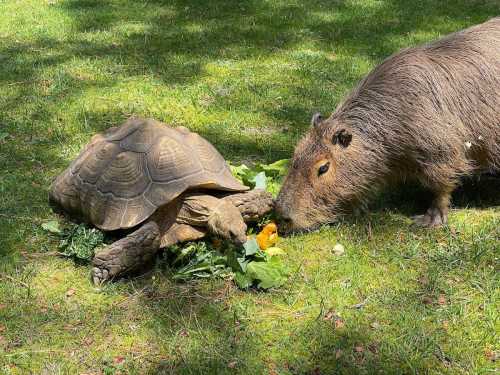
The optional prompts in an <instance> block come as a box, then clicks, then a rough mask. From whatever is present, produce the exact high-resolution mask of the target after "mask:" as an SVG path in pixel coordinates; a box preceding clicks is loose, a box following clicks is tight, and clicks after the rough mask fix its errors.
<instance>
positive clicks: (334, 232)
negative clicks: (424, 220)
mask: <svg viewBox="0 0 500 375" xmlns="http://www.w3.org/2000/svg"><path fill="white" fill-rule="evenodd" d="M498 14H500V3H499V1H497V0H455V1H451V0H450V1H442V0H422V1H418V0H346V1H342V0H330V1H328V0H314V1H299V0H267V1H265V0H249V1H231V0H210V1H199V0H198V1H197V0H171V1H168V0H164V1H161V0H150V1H147V0H137V1H131V0H79V1H76V0H0V374H50V375H52V374H85V373H86V374H226V373H227V374H270V375H275V374H314V375H318V374H376V373H379V374H489V373H493V372H495V371H496V370H497V367H498V362H494V360H493V359H494V357H495V355H496V356H498V353H499V352H498V351H499V350H500V342H499V334H500V315H499V309H500V288H499V273H498V268H499V262H498V257H499V250H500V244H499V243H500V230H499V227H500V208H499V207H500V202H499V200H498V198H499V197H498V195H499V194H498V180H497V181H496V182H495V181H493V182H491V184H490V185H491V186H489V190H490V194H488V188H487V187H486V188H485V189H484V190H481V189H479V188H477V186H478V185H473V184H469V185H471V186H469V188H468V189H467V188H466V189H462V191H461V192H459V193H458V194H456V196H455V207H454V209H453V210H452V212H451V217H450V226H449V227H448V228H444V229H439V230H432V231H426V230H420V229H414V228H413V227H411V221H410V220H409V219H408V215H410V214H416V213H420V211H419V210H421V209H422V207H421V205H420V203H419V202H420V201H421V199H422V198H421V197H422V194H421V192H419V191H418V190H416V189H413V188H409V189H405V188H403V189H402V190H401V191H400V190H397V191H393V192H390V193H389V194H385V195H384V196H382V197H381V198H380V199H379V200H377V201H376V202H375V203H374V207H373V210H372V213H371V214H369V215H365V216H364V217H361V218H352V219H349V220H348V221H346V222H343V223H339V224H338V225H335V226H332V227H325V228H323V229H321V230H319V231H317V232H314V233H310V234H307V235H300V236H294V237H289V238H285V239H282V240H281V242H280V247H282V248H283V249H285V250H286V251H287V254H288V255H287V257H286V262H287V265H288V266H289V267H290V269H291V270H292V273H291V277H290V279H289V281H288V282H287V283H286V284H285V286H284V287H282V288H280V289H278V290H273V291H270V292H266V293H264V292H256V291H249V292H244V291H239V290H238V289H236V288H235V287H234V285H233V284H232V282H231V281H224V280H204V281H196V282H192V283H185V284H178V283H174V282H173V281H172V279H171V277H170V276H171V274H170V271H169V270H168V268H165V267H160V266H158V265H157V266H156V267H155V268H154V269H153V271H152V272H150V273H148V274H147V275H145V276H143V277H140V278H135V279H129V280H125V281H121V282H117V283H113V284H111V285H107V286H105V287H104V288H103V289H101V290H99V289H95V288H94V287H93V286H92V285H91V283H90V282H89V271H90V268H89V266H88V265H85V264H83V265H80V264H76V263H75V262H73V261H70V260H67V259H62V258H59V257H56V256H54V255H51V254H53V252H54V251H55V250H56V246H57V242H56V241H55V240H54V239H52V238H50V237H49V236H48V235H47V233H46V232H44V231H43V230H42V229H41V227H40V224H41V223H43V222H45V221H47V220H50V219H54V218H56V216H55V215H54V214H53V213H52V212H51V210H50V208H49V207H48V204H47V190H48V186H49V184H50V182H51V180H52V178H54V176H56V175H57V174H58V173H60V172H61V171H62V170H63V169H64V168H65V167H66V166H67V164H68V163H69V161H70V160H72V159H73V158H74V157H75V156H76V154H77V152H78V151H79V149H80V148H81V147H82V146H83V145H84V144H85V143H86V142H87V141H88V139H89V138H90V136H91V135H92V134H94V133H95V132H97V131H100V130H103V129H106V128H107V127H109V126H111V125H113V124H117V123H120V122H121V121H123V120H124V119H125V118H127V117H128V116H129V115H131V114H136V115H140V116H148V117H154V118H156V119H159V120H163V121H165V122H167V123H171V124H176V125H184V126H187V127H189V128H191V129H193V130H195V131H198V132H199V133H200V134H202V135H203V136H205V137H206V138H207V139H209V140H210V141H211V142H213V143H214V144H215V145H216V146H217V148H218V149H219V150H220V151H221V153H222V154H223V155H224V156H225V157H226V158H227V159H228V160H231V161H232V162H235V163H237V162H241V161H245V162H252V161H264V162H271V161H274V160H278V159H282V158H287V157H289V156H290V155H291V153H292V150H293V146H294V144H295V143H296V141H297V140H298V139H299V138H300V136H301V135H302V134H303V133H304V132H305V130H306V129H307V126H308V123H309V120H310V116H311V114H312V113H313V112H314V111H317V110H320V111H322V112H324V113H329V112H331V111H332V110H333V109H334V108H335V106H336V104H337V103H338V102H339V100H340V99H341V98H342V97H343V96H344V95H346V93H347V92H348V91H349V90H350V89H351V88H352V87H353V86H354V85H355V83H356V82H357V81H358V80H359V79H360V78H361V77H363V76H364V75H365V74H366V73H367V72H368V71H369V70H370V69H371V68H373V67H374V66H375V65H376V64H377V63H379V62H380V61H381V60H382V59H383V58H385V57H386V56H388V55H390V54H391V53H393V52H395V51H397V50H398V49H400V48H403V47H407V46H412V45H415V44H418V43H421V42H425V41H429V40H432V39H435V38H438V37H439V36H441V35H445V34H447V33H449V32H452V31H455V30H458V29H461V28H464V27H467V26H469V25H472V24H477V23H480V22H482V21H484V20H486V19H488V18H490V17H492V16H495V15H498ZM337 242H339V243H341V244H343V245H344V246H345V248H346V252H345V254H344V255H343V256H336V255H335V254H334V253H333V252H332V248H333V246H334V245H335V244H336V243H337Z"/></svg>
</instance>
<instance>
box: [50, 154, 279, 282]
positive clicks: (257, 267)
mask: <svg viewBox="0 0 500 375" xmlns="http://www.w3.org/2000/svg"><path fill="white" fill-rule="evenodd" d="M230 167H231V171H232V172H233V174H234V176H235V177H236V178H237V179H238V180H240V181H241V182H242V183H243V184H245V185H247V186H250V187H252V188H260V189H266V190H267V191H269V192H271V193H272V194H274V195H275V194H277V192H278V190H279V186H280V182H281V179H282V177H283V176H284V175H285V174H286V171H287V168H288V160H279V161H277V162H275V163H272V164H256V165H255V166H253V167H252V168H250V167H248V166H246V165H245V164H242V165H239V166H230ZM42 228H43V229H44V230H46V231H48V232H50V233H52V234H54V235H57V236H58V237H59V251H60V252H59V254H61V255H63V256H66V257H70V258H73V259H75V260H78V261H84V262H85V261H86V262H89V261H90V260H91V259H92V258H93V256H94V253H95V251H96V250H97V249H98V248H99V247H102V246H105V245H106V243H109V242H112V241H110V240H108V241H106V238H105V236H104V234H103V233H102V232H100V231H99V230H98V229H95V228H89V227H87V226H85V225H83V224H80V225H76V224H67V225H65V227H64V228H61V226H60V225H59V223H58V222H57V221H54V220H53V221H49V222H46V223H44V224H42ZM278 240H279V236H278V227H277V225H276V224H275V223H274V222H273V221H272V220H271V216H270V215H268V216H267V217H265V218H263V219H262V220H261V222H260V223H258V224H257V225H256V227H252V228H250V229H249V233H248V240H247V242H246V243H245V244H244V245H243V246H242V247H236V246H235V245H234V244H232V243H229V242H222V241H220V240H219V239H215V238H213V239H210V238H208V239H205V240H202V241H197V242H188V243H185V244H179V245H174V246H171V247H169V248H168V249H166V251H165V252H164V253H163V260H164V261H165V262H166V263H167V264H168V267H169V268H170V269H171V270H172V271H173V273H174V274H173V279H175V280H179V281H187V280H192V279H196V278H208V277H222V278H231V279H233V280H234V282H235V283H236V285H237V286H238V287H240V288H241V289H248V288H250V287H255V288H259V289H269V288H274V287H279V286H281V285H283V284H284V283H285V282H286V280H287V276H288V270H287V268H286V266H285V264H284V262H283V256H284V255H285V252H284V251H283V250H282V249H280V248H279V247H277V246H276V244H277V242H278Z"/></svg>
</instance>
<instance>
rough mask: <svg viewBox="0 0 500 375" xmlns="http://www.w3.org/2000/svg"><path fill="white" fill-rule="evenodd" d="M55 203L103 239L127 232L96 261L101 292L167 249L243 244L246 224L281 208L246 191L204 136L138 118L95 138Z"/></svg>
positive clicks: (57, 186)
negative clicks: (213, 240) (212, 240)
mask: <svg viewBox="0 0 500 375" xmlns="http://www.w3.org/2000/svg"><path fill="white" fill-rule="evenodd" d="M49 201H50V202H51V204H52V205H53V206H55V207H56V209H60V210H61V209H62V211H64V212H65V213H67V214H69V215H70V216H71V217H73V218H76V219H78V220H81V221H84V222H87V223H90V224H92V225H94V226H96V227H97V228H99V229H101V230H103V231H118V230H126V232H125V234H126V236H125V237H124V238H121V239H119V240H117V241H116V242H114V243H112V244H110V245H108V246H107V247H105V248H104V249H102V250H100V251H98V252H97V253H96V254H95V256H94V258H93V260H92V263H93V268H92V280H93V282H94V283H95V284H101V283H102V282H104V281H107V280H111V279H115V278H117V277H120V276H123V275H125V274H127V273H129V272H131V271H135V270H138V269H139V268H140V267H141V266H143V265H144V264H145V263H146V262H149V261H150V260H152V259H153V258H154V255H155V254H156V252H157V251H158V250H159V249H161V248H165V247H168V246H170V245H173V244H175V243H178V242H184V241H190V240H196V239H200V238H202V237H203V236H205V235H206V234H207V232H210V233H212V234H214V235H216V236H219V237H222V238H224V239H228V240H231V241H233V242H235V243H236V244H243V243H244V242H245V241H246V229H247V226H246V223H245V222H250V221H255V220H257V219H258V218H260V217H261V216H263V215H264V214H266V213H267V212H269V211H270V210H271V209H272V206H273V200H272V196H271V194H270V193H268V192H266V191H264V190H259V189H254V190H249V188H248V187H247V186H244V185H242V184H241V183H240V182H239V181H238V180H236V179H235V178H234V177H233V175H232V174H231V171H230V169H229V166H228V164H227V163H226V161H225V160H224V158H223V157H222V156H221V154H220V153H219V152H218V151H217V150H216V149H215V148H214V146H212V145H211V144H210V143H209V142H208V141H207V140H205V139H204V138H202V137H201V136H199V135H198V134H196V133H193V132H191V131H189V130H188V129H187V128H185V127H176V128H173V127H169V126H168V125H166V124H164V123H161V122H159V121H156V120H153V119H142V118H137V117H131V118H129V119H128V120H127V121H126V122H125V123H123V124H122V125H121V126H119V127H112V128H109V129H108V130H106V131H105V132H104V133H102V134H96V135H95V136H94V137H92V139H91V141H90V142H89V143H88V144H87V145H86V146H85V147H84V149H83V150H82V151H81V153H80V155H79V156H78V157H77V158H76V159H75V160H74V161H73V162H72V163H71V164H70V166H69V167H68V168H67V169H66V170H65V171H64V172H63V173H62V174H60V175H59V176H58V177H56V179H55V180H54V182H53V183H52V185H51V187H50V191H49ZM117 233H121V231H120V232H117Z"/></svg>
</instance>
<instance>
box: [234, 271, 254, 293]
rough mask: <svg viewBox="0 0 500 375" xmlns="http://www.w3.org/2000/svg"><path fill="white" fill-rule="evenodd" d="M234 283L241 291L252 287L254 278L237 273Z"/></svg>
mask: <svg viewBox="0 0 500 375" xmlns="http://www.w3.org/2000/svg"><path fill="white" fill-rule="evenodd" d="M234 282H235V283H236V285H237V286H238V288H240V289H247V288H249V287H251V286H252V282H253V280H252V278H250V277H248V276H247V275H246V274H244V273H241V272H236V274H235V275H234Z"/></svg>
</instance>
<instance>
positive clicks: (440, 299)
mask: <svg viewBox="0 0 500 375" xmlns="http://www.w3.org/2000/svg"><path fill="white" fill-rule="evenodd" d="M438 304H440V305H441V306H442V305H446V296H445V295H444V294H440V295H439V297H438Z"/></svg>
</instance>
